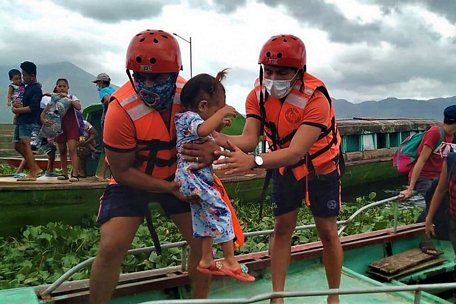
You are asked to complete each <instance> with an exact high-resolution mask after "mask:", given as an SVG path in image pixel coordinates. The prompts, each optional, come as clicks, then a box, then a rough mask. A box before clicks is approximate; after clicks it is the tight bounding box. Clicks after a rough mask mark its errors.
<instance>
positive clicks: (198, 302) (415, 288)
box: [140, 283, 456, 304]
mask: <svg viewBox="0 0 456 304" xmlns="http://www.w3.org/2000/svg"><path fill="white" fill-rule="evenodd" d="M454 288H456V283H436V284H418V285H403V286H379V287H363V288H346V289H321V290H307V291H281V292H269V293H263V294H259V295H256V296H253V297H250V298H230V299H227V298H224V299H188V300H183V299H179V300H169V299H167V300H158V301H147V302H142V303H140V304H174V303H175V304H177V303H179V304H226V303H255V302H260V301H265V300H270V299H275V298H297V297H315V296H327V295H354V294H373V293H385V292H386V293H388V292H413V293H414V303H415V304H419V303H420V301H421V297H422V291H432V290H442V289H454Z"/></svg>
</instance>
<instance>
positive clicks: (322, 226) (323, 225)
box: [315, 218, 339, 243]
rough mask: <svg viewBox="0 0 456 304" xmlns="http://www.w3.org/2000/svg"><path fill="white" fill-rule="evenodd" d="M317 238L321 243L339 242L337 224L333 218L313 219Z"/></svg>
mask: <svg viewBox="0 0 456 304" xmlns="http://www.w3.org/2000/svg"><path fill="white" fill-rule="evenodd" d="M315 222H316V225H317V230H318V236H319V237H320V240H321V241H322V243H333V242H339V236H338V234H337V222H336V219H333V218H315Z"/></svg>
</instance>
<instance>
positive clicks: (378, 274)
mask: <svg viewBox="0 0 456 304" xmlns="http://www.w3.org/2000/svg"><path fill="white" fill-rule="evenodd" d="M445 261H446V259H444V258H434V259H431V260H429V261H425V262H422V263H420V264H418V265H415V266H413V267H411V268H408V269H405V270H403V271H401V272H398V273H396V274H392V275H387V274H384V273H381V272H377V271H375V270H374V269H371V270H368V271H367V273H368V274H370V275H372V276H373V277H376V278H379V279H382V280H385V281H391V280H392V279H394V278H398V277H401V276H404V275H407V274H411V273H414V272H416V271H419V270H423V269H426V268H429V267H432V266H436V265H440V264H442V263H443V262H445Z"/></svg>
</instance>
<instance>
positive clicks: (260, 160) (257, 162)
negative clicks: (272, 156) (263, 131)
mask: <svg viewBox="0 0 456 304" xmlns="http://www.w3.org/2000/svg"><path fill="white" fill-rule="evenodd" d="M253 157H254V158H253V161H254V162H255V167H254V168H258V167H261V166H262V165H263V157H261V156H259V155H258V154H254V155H253Z"/></svg>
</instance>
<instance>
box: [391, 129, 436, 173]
mask: <svg viewBox="0 0 456 304" xmlns="http://www.w3.org/2000/svg"><path fill="white" fill-rule="evenodd" d="M424 134H426V132H420V133H415V134H410V135H409V136H407V137H406V138H405V139H404V140H403V141H402V143H401V144H400V145H399V147H398V148H397V151H396V152H395V153H394V155H393V167H395V168H396V170H397V172H399V174H408V173H409V171H410V169H412V167H413V165H414V164H415V162H416V160H417V159H418V154H417V150H418V146H419V145H420V143H421V140H422V139H423V137H424ZM444 137H445V131H444V130H443V128H440V139H439V141H438V142H437V145H436V146H435V147H434V149H435V148H436V147H438V146H440V144H441V143H442V141H443V138H444Z"/></svg>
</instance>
